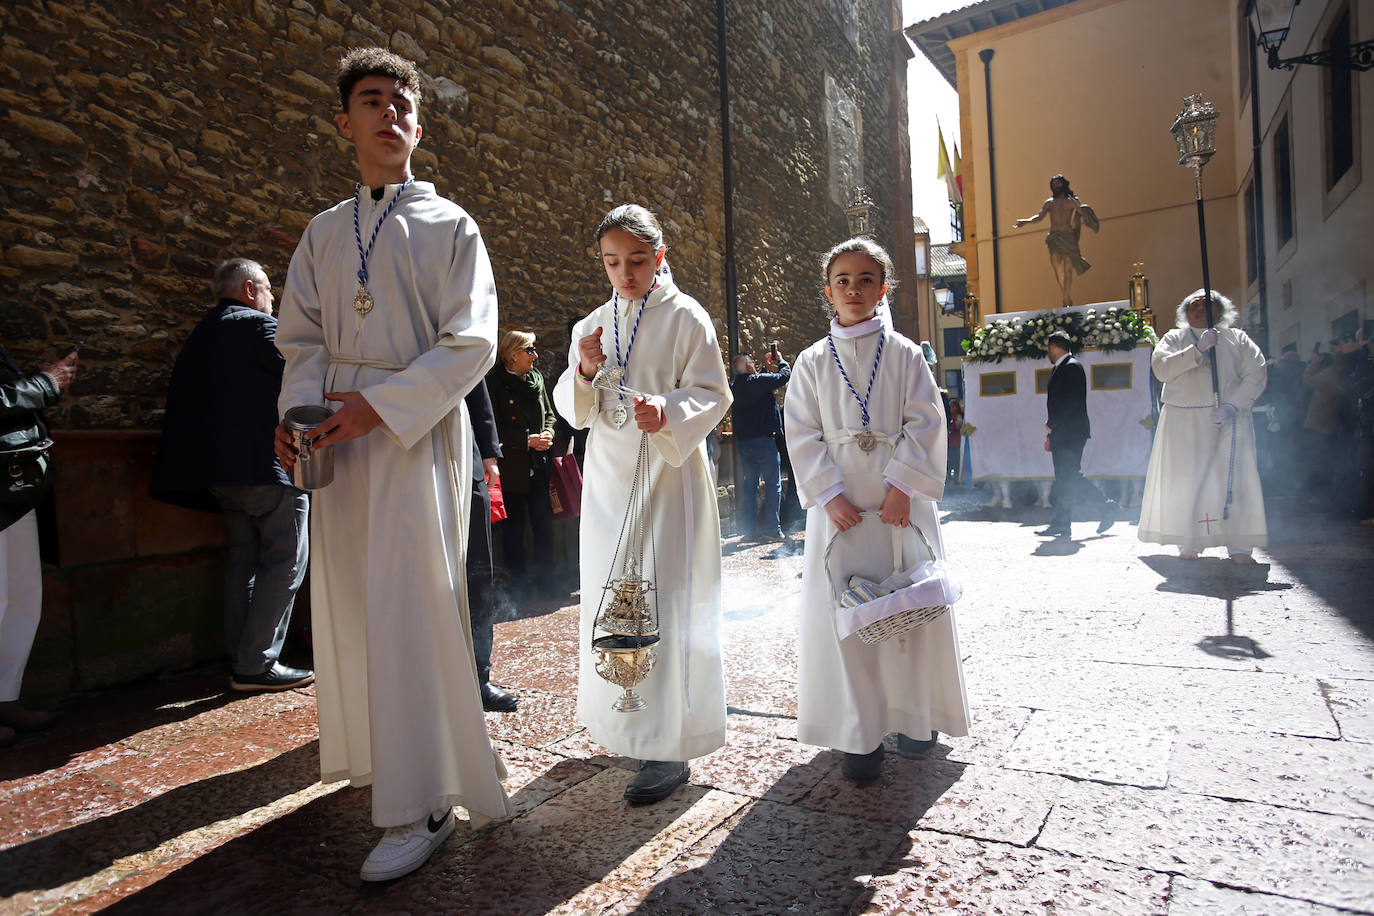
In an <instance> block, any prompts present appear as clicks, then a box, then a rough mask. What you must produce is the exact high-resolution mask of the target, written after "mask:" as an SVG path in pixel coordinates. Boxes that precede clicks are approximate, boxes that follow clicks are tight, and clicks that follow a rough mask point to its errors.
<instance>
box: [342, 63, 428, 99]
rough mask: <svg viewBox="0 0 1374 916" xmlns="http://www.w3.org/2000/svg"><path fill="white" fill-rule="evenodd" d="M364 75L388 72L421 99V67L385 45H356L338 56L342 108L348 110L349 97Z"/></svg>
mask: <svg viewBox="0 0 1374 916" xmlns="http://www.w3.org/2000/svg"><path fill="white" fill-rule="evenodd" d="M365 76H387V77H390V78H391V79H394V80H396V81H397V82H398V83H400V84H401V88H402V89H403V90H405V93H406V94H407V95H409V96H411V97H412V98H413V99H414V100H415V104H417V105H418V104H419V103H420V70H419V68H418V67H416V66H415V64H414V63H413V62H412V61H409V60H407V59H406V58H404V57H402V56H401V55H399V54H397V53H395V52H393V51H388V50H387V49H386V48H353V49H352V50H350V51H349V52H348V53H347V54H345V55H344V56H343V57H341V58H339V76H338V84H339V110H340V111H344V112H347V111H348V97H349V96H351V95H352V94H353V87H354V86H356V85H358V80H360V79H362V78H363V77H365Z"/></svg>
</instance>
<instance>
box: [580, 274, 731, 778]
mask: <svg viewBox="0 0 1374 916" xmlns="http://www.w3.org/2000/svg"><path fill="white" fill-rule="evenodd" d="M641 301H642V300H638V299H637V300H635V301H633V302H629V301H626V300H624V299H621V300H620V316H619V322H620V346H621V356H622V358H623V357H624V351H625V348H626V347H627V346H628V345H629V340H630V335H631V333H633V328H634V323H635V315H636V312H637V311H638V310H639V304H640V302H641ZM614 311H615V306H614V300H612V301H610V302H607V303H605V304H603V305H602V306H601V307H599V308H598V309H596V310H595V311H594V312H592V313H591V314H590V315H588V316H587V317H586V318H584V319H582V320H581V321H579V322H578V323H577V325H576V326H575V327H574V328H573V332H572V347H571V349H570V351H569V354H568V369H567V370H566V371H565V372H564V373H563V375H562V377H561V378H559V380H558V384H557V386H556V387H555V388H554V405H555V406H556V407H557V408H558V411H559V413H561V414H562V415H563V417H564V418H565V419H566V420H567V421H568V422H569V423H571V424H572V425H573V426H575V427H578V428H590V429H591V432H590V434H589V435H588V436H587V452H586V467H585V468H584V469H583V472H584V477H583V479H582V519H581V522H580V534H581V581H582V615H581V631H580V634H579V642H578V652H579V653H580V664H579V666H578V682H577V715H578V718H579V719H580V720H581V721H582V723H583V724H584V725H586V727H587V731H588V733H589V734H590V735H591V737H592V739H593V740H595V741H596V742H597V743H598V744H600V745H601V746H602V747H605V748H608V749H610V750H612V751H614V752H616V753H617V754H621V755H623V756H626V757H633V758H637V759H640V760H690V759H691V758H693V757H700V756H701V755H703V754H709V753H710V752H711V751H714V750H716V749H717V748H719V747H721V746H722V745H723V744H724V743H725V678H724V673H723V671H722V668H721V655H720V626H721V609H720V514H719V510H718V508H717V505H716V488H715V484H714V483H713V482H712V480H711V474H710V471H709V470H708V467H709V465H708V462H707V460H706V437H707V435H709V434H710V432H711V430H712V429H714V428H715V427H716V425H717V424H718V423H719V422H720V420H721V418H722V417H724V416H725V411H726V409H727V408H728V407H729V406H730V401H731V395H730V386H729V380H728V378H727V376H726V374H725V365H724V363H723V362H722V360H721V355H720V346H719V344H717V342H716V332H715V328H714V327H713V326H712V324H711V318H710V316H709V315H707V314H706V311H705V309H703V308H702V307H701V306H700V305H699V304H698V303H697V302H696V300H695V299H692V298H691V297H690V296H687V295H685V294H683V293H682V292H681V291H679V290H678V288H677V287H676V286H675V285H674V284H673V282H672V280H671V279H666V278H661V279H660V285H659V287H658V288H657V289H656V290H654V292H653V293H651V294H650V295H649V298H648V302H647V304H646V305H645V307H644V313H643V317H642V318H641V319H640V322H639V331H638V333H637V334H636V335H635V342H634V348H633V351H632V353H631V355H630V358H629V364H628V367H627V372H626V376H625V382H624V383H625V384H626V385H627V386H629V387H631V388H635V389H637V390H639V391H644V392H647V393H649V394H658V395H663V397H664V398H665V399H666V400H667V406H666V408H665V411H664V413H665V416H666V418H667V423H666V425H665V426H664V427H663V429H661V430H660V431H658V432H656V433H654V434H652V435H650V436H649V465H650V477H651V479H652V481H653V526H652V527H653V538H654V543H653V547H654V556H655V558H656V559H657V567H655V566H654V560H653V559H651V558H650V556H649V553H650V552H649V550H648V549H647V548H646V550H645V567H646V571H647V574H648V576H649V578H650V580H651V581H652V582H653V584H654V586H655V587H656V588H657V591H655V592H653V593H652V595H653V597H654V600H656V602H657V607H658V615H659V627H660V635H661V639H660V641H659V643H658V646H657V654H658V661H657V664H656V665H655V667H654V669H653V671H651V672H650V673H649V676H648V677H647V678H646V679H645V680H644V682H643V683H641V684H639V685H638V686H637V687H635V688H634V691H635V693H637V694H638V695H639V696H641V697H643V698H644V700H645V702H646V703H647V704H648V708H647V709H645V710H643V711H640V712H636V713H622V712H615V711H614V710H612V709H611V704H612V703H613V702H615V700H616V699H617V697H619V696H621V695H622V693H623V690H622V689H621V688H620V687H617V686H615V685H614V684H611V683H609V682H607V681H605V680H602V678H601V677H600V676H599V675H597V673H596V657H595V654H594V653H593V651H592V649H591V635H592V627H593V623H594V622H595V617H596V613H597V610H598V609H599V608H600V606H601V601H602V588H603V586H605V585H606V583H607V582H608V581H609V579H610V578H612V577H613V576H614V577H618V576H620V575H621V570H619V569H617V570H614V572H613V571H612V570H611V558H612V554H613V553H614V551H615V548H616V540H617V535H618V533H619V532H620V527H621V523H622V521H623V520H624V518H625V509H626V499H627V497H628V495H629V491H630V483H631V481H632V479H633V474H634V466H635V460H636V457H637V456H638V454H639V438H640V430H639V428H638V427H637V426H635V422H634V416H633V406H634V405H633V403H632V402H631V401H630V400H629V399H626V400H625V401H624V402H623V403H624V404H625V406H626V408H627V409H629V410H630V411H631V416H630V418H629V420H627V421H626V423H625V425H624V426H622V427H621V428H619V429H617V428H616V427H615V426H614V425H613V424H612V423H611V422H610V411H611V410H612V409H613V408H614V407H615V405H616V404H617V403H618V401H617V398H616V396H615V395H614V394H610V393H608V392H599V391H596V390H594V389H593V388H592V387H591V385H589V384H588V383H586V382H583V381H581V380H580V379H579V378H578V354H577V341H578V340H579V339H580V338H582V337H583V336H585V335H587V334H590V333H592V332H593V331H595V330H596V329H597V328H598V327H600V328H603V329H604V330H603V331H602V334H601V346H602V350H603V351H604V352H605V353H606V354H607V357H608V360H609V363H608V364H609V365H612V366H614V365H616V364H617V363H616V356H615V331H614V327H615V317H614Z"/></svg>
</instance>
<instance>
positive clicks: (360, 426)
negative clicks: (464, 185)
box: [277, 48, 511, 881]
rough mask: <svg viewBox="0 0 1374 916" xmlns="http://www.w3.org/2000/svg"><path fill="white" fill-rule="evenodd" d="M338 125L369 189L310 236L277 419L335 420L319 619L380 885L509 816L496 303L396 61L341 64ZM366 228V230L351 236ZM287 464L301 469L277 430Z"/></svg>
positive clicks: (298, 265)
mask: <svg viewBox="0 0 1374 916" xmlns="http://www.w3.org/2000/svg"><path fill="white" fill-rule="evenodd" d="M338 86H339V99H340V103H341V104H342V106H343V110H342V112H341V113H340V114H339V115H338V117H337V122H338V126H339V130H340V132H341V133H342V134H343V135H344V136H345V137H347V138H348V139H349V140H351V141H352V142H353V146H354V150H355V152H356V154H357V160H358V172H359V179H360V180H359V184H358V185H357V187H356V188H355V191H354V194H353V196H352V197H350V198H349V199H347V200H344V201H343V202H342V203H340V204H338V205H337V206H335V207H332V208H331V209H329V210H326V211H325V212H323V213H321V214H319V215H318V216H316V217H315V218H314V219H313V220H311V222H310V225H309V226H308V227H307V228H306V230H305V233H304V235H303V236H302V237H301V241H300V244H299V246H297V248H296V253H295V256H294V257H293V258H292V260H291V268H290V271H289V272H288V274H287V278H286V286H285V290H284V292H283V295H282V307H281V318H280V321H279V324H278V327H277V348H278V349H279V350H280V351H281V353H282V355H283V356H284V357H285V359H286V371H285V376H284V378H283V380H282V391H281V398H280V400H279V402H278V406H279V409H280V411H281V412H282V413H283V414H284V413H285V412H286V411H287V410H288V409H289V408H291V407H295V406H297V405H303V404H305V405H323V404H326V403H329V404H333V405H336V406H337V410H336V411H335V412H334V414H333V415H332V416H331V417H330V418H329V419H327V420H325V421H324V422H323V423H321V424H320V425H319V427H318V428H316V429H315V430H314V433H313V434H314V437H315V441H314V443H313V445H312V446H311V448H312V449H314V450H319V449H321V448H332V449H333V453H334V480H333V482H332V483H330V484H329V485H327V486H325V487H323V488H322V489H318V490H316V491H314V493H313V495H312V502H313V503H314V511H313V512H312V513H311V519H310V522H311V532H310V537H311V541H312V542H313V543H314V545H315V550H314V557H313V567H314V573H315V574H314V577H313V600H312V602H311V604H312V612H313V618H314V621H313V622H314V634H315V663H316V673H317V676H318V679H317V681H316V695H317V700H318V710H319V722H320V769H321V778H322V779H323V780H324V781H325V782H331V781H337V780H342V779H347V780H349V781H350V782H351V783H352V784H353V785H354V786H366V785H369V784H370V785H371V786H372V820H373V823H374V824H376V825H377V826H378V827H382V828H386V834H385V835H384V836H383V838H382V840H381V842H380V843H379V844H378V845H377V847H376V848H375V849H373V851H372V853H371V854H370V855H369V856H368V857H367V860H366V861H365V862H364V863H363V866H362V870H361V876H362V878H363V880H365V881H385V880H390V879H393V878H398V877H400V876H401V875H404V874H407V873H409V872H411V871H413V870H415V869H416V868H418V867H419V866H420V865H422V864H424V862H425V861H426V859H428V858H429V856H430V854H431V853H433V851H434V850H435V849H436V848H437V847H438V846H439V845H440V844H441V843H442V842H443V841H444V839H445V838H447V837H448V836H449V834H451V833H452V832H453V829H454V821H455V815H454V813H453V810H452V809H453V806H454V805H462V806H464V807H466V808H467V809H468V811H469V813H470V814H471V815H472V817H473V819H474V820H476V819H478V818H479V817H493V818H495V817H502V816H505V815H508V814H509V813H510V812H511V807H510V802H509V799H508V798H507V797H506V794H505V792H504V790H503V789H502V787H501V783H500V778H501V777H502V776H504V770H503V769H502V767H501V765H500V762H499V761H498V760H497V759H496V757H495V755H494V753H493V751H492V747H491V743H490V741H489V740H488V738H487V731H486V725H485V722H484V719H483V715H482V703H481V699H480V696H479V693H478V683H477V674H476V670H475V666H474V663H473V660H472V659H473V656H472V638H471V632H470V625H469V620H468V608H467V592H466V583H465V581H464V565H465V561H466V545H467V530H466V529H467V519H468V500H469V499H470V498H471V479H472V475H471V470H470V468H469V466H468V464H469V462H470V461H471V460H472V457H471V456H472V443H471V434H472V433H471V429H470V426H469V421H468V415H467V410H466V407H465V405H464V403H463V396H464V395H465V394H466V393H467V392H468V391H469V390H470V389H472V388H473V387H474V386H475V385H476V384H477V383H478V382H479V381H481V379H482V376H483V375H484V374H485V373H486V371H487V369H489V368H490V367H491V365H492V361H493V359H494V357H495V352H496V344H495V341H496V289H495V284H494V282H493V280H492V275H491V267H490V264H489V263H488V261H487V253H486V248H485V247H484V246H483V244H482V238H481V235H480V234H479V232H478V229H477V225H476V224H475V223H474V222H473V220H472V218H471V217H469V216H468V215H467V213H465V212H464V211H463V210H462V209H461V208H459V207H458V206H457V205H456V204H454V203H453V202H452V201H449V200H447V199H445V198H442V197H440V196H438V195H437V194H436V193H435V190H434V186H433V185H432V184H429V183H427V182H417V181H415V180H414V177H413V175H412V173H411V168H410V156H411V152H412V151H413V150H414V149H415V146H416V144H417V143H418V142H419V140H420V136H421V133H422V131H421V127H420V124H419V121H418V111H419V104H420V80H419V72H418V71H417V70H416V68H415V65H414V64H412V63H411V62H410V61H408V60H406V59H405V58H402V57H399V56H397V55H395V54H392V53H391V52H389V51H385V50H383V49H381V48H365V49H355V50H353V51H350V52H349V53H348V54H347V55H345V56H344V58H343V60H342V61H341V62H340V67H339V75H338ZM355 226H356V228H355ZM277 455H278V456H279V457H280V458H281V461H282V463H283V464H284V465H285V466H287V467H288V468H289V467H290V466H291V465H293V464H294V463H295V460H296V453H295V451H294V449H293V447H292V445H291V437H290V435H289V433H288V432H287V431H286V430H285V429H284V428H282V427H278V429H277Z"/></svg>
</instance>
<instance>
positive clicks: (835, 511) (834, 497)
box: [783, 238, 969, 785]
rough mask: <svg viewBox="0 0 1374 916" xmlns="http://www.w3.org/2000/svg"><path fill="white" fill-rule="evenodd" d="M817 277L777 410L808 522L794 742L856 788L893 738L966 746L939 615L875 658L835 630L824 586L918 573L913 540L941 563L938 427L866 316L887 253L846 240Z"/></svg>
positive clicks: (914, 378) (953, 665) (905, 351)
mask: <svg viewBox="0 0 1374 916" xmlns="http://www.w3.org/2000/svg"><path fill="white" fill-rule="evenodd" d="M821 267H822V271H821V276H822V281H823V283H824V288H825V295H826V298H827V299H828V300H829V302H830V304H831V306H832V307H833V308H834V312H835V317H834V320H833V321H831V323H830V333H829V334H828V335H827V336H826V337H825V338H823V339H821V340H819V341H817V342H816V343H814V344H812V345H811V346H810V347H807V348H806V349H805V350H804V351H802V353H801V354H800V355H799V356H798V357H797V362H796V365H795V366H794V367H793V369H792V381H791V384H790V385H789V386H788V391H787V398H786V401H785V402H784V404H783V415H784V420H785V425H786V433H787V450H788V452H789V454H790V455H791V457H792V470H793V472H794V474H795V475H796V479H797V491H798V493H799V494H800V496H801V501H802V506H803V507H805V508H806V509H807V516H806V556H805V560H804V563H803V568H802V598H801V626H800V632H799V637H798V645H797V654H798V666H797V739H798V740H799V741H803V742H806V743H807V744H817V745H821V746H824V747H832V748H835V749H836V750H840V751H843V752H844V763H843V765H842V770H843V772H844V775H845V776H847V777H848V778H849V779H851V780H853V781H855V782H857V783H859V784H861V785H862V784H866V783H870V782H874V781H876V780H877V779H879V778H881V776H882V765H883V756H884V751H883V739H884V737H885V736H887V735H888V734H890V733H892V732H896V733H897V747H898V750H900V751H903V752H904V753H921V752H924V751H926V750H928V749H929V748H931V747H933V746H934V745H935V743H936V741H937V735H936V733H937V732H944V733H945V734H947V735H965V734H967V733H968V718H969V717H968V701H967V699H966V698H965V696H964V677H963V669H962V667H961V665H960V661H959V643H958V639H957V637H956V635H955V630H954V620H953V614H952V613H946V614H945V615H943V616H942V617H939V618H937V619H936V620H934V621H933V622H931V623H928V624H926V625H924V626H922V627H920V628H918V629H915V630H911V631H908V632H907V633H905V634H903V635H901V636H894V637H890V638H888V639H887V640H885V641H883V642H880V643H876V644H869V643H866V642H864V641H863V640H862V639H860V637H859V636H858V635H857V634H853V635H850V636H847V637H845V638H844V639H841V638H840V637H839V633H838V631H837V629H836V621H835V612H836V609H837V607H838V604H839V595H838V593H837V590H836V588H835V587H834V583H835V582H837V581H839V582H842V583H847V582H848V579H849V577H850V576H853V575H858V576H862V577H864V578H866V579H869V580H871V581H874V582H880V581H882V580H883V579H885V578H887V577H888V576H890V575H892V574H893V573H894V572H898V571H904V570H907V569H910V568H912V567H914V566H916V565H917V564H919V563H921V562H923V561H927V560H930V559H931V556H930V555H929V554H928V553H927V552H926V547H925V546H924V545H923V544H922V542H921V540H920V538H919V537H918V536H917V534H916V532H915V531H913V530H912V528H913V526H914V527H918V528H920V530H921V532H922V533H924V535H925V538H926V540H927V541H928V542H929V544H930V546H931V549H932V550H933V552H934V554H935V557H936V558H939V559H943V557H944V546H943V543H942V541H941V539H940V522H939V517H938V515H937V514H936V505H935V503H936V501H937V500H938V499H939V498H940V497H941V495H943V493H944V488H945V460H946V458H947V455H946V447H945V437H946V426H945V414H944V408H943V406H942V404H941V401H940V390H939V388H937V387H936V385H935V379H934V377H933V376H932V375H931V374H930V367H929V366H928V365H927V364H926V361H925V359H924V357H923V356H922V354H921V348H920V346H919V345H917V344H916V343H914V342H912V341H910V340H908V339H907V338H905V337H903V336H902V335H901V334H898V333H897V332H896V331H895V330H893V329H892V328H891V327H890V326H889V325H888V324H886V323H885V322H884V321H883V320H882V318H881V317H879V315H878V314H877V310H878V303H879V301H880V300H881V299H882V297H883V295H884V294H885V293H886V292H887V288H888V284H889V282H890V281H889V278H890V277H891V276H892V275H893V267H892V260H891V258H889V257H888V255H887V252H886V251H884V250H883V249H882V248H881V247H880V246H879V245H877V244H876V243H874V242H873V241H872V240H870V239H867V238H853V239H849V240H848V241H846V242H841V243H840V244H839V245H836V246H835V247H834V248H832V249H831V250H830V251H829V252H827V253H826V255H825V257H824V258H822V261H821ZM894 554H897V556H896V557H894ZM899 564H900V565H899Z"/></svg>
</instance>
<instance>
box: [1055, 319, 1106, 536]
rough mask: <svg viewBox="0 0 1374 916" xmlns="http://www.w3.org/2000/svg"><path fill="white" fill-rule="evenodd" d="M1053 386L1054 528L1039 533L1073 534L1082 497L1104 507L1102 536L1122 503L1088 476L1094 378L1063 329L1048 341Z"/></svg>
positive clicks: (1100, 528)
mask: <svg viewBox="0 0 1374 916" xmlns="http://www.w3.org/2000/svg"><path fill="white" fill-rule="evenodd" d="M1048 348H1049V351H1050V362H1052V363H1053V364H1054V369H1053V371H1051V372H1050V384H1049V388H1048V390H1047V392H1046V403H1047V407H1048V413H1049V416H1048V419H1046V421H1045V429H1046V430H1047V431H1048V433H1049V435H1047V436H1046V437H1045V451H1047V452H1049V453H1050V457H1051V458H1053V459H1054V486H1053V487H1051V488H1050V503H1051V504H1052V505H1053V506H1054V518H1053V519H1052V520H1051V521H1050V526H1049V527H1048V528H1046V529H1044V530H1043V531H1041V532H1039V533H1040V534H1042V535H1047V536H1053V537H1069V536H1070V528H1069V525H1070V523H1071V522H1072V520H1073V507H1074V503H1076V502H1078V501H1079V500H1081V499H1087V500H1089V501H1092V502H1095V503H1098V504H1099V505H1100V506H1101V507H1102V521H1101V522H1100V523H1099V524H1098V526H1097V533H1098V534H1102V533H1103V532H1105V531H1106V530H1107V529H1108V528H1110V527H1111V526H1112V523H1113V522H1115V521H1116V503H1115V502H1114V501H1112V500H1110V499H1107V498H1106V497H1104V496H1103V495H1102V492H1101V491H1100V490H1098V489H1097V487H1095V486H1094V485H1093V484H1092V483H1091V482H1090V481H1089V480H1088V479H1087V478H1085V477H1084V476H1083V471H1082V464H1083V446H1084V445H1086V444H1087V442H1088V439H1089V438H1090V437H1091V435H1092V433H1091V431H1090V429H1089V425H1088V376H1087V373H1085V372H1084V371H1083V364H1082V363H1080V362H1079V361H1078V360H1076V359H1074V358H1073V352H1072V350H1073V342H1072V341H1071V340H1070V339H1069V335H1068V334H1066V333H1064V332H1063V331H1055V332H1054V333H1053V334H1051V335H1050V337H1049V341H1048Z"/></svg>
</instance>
